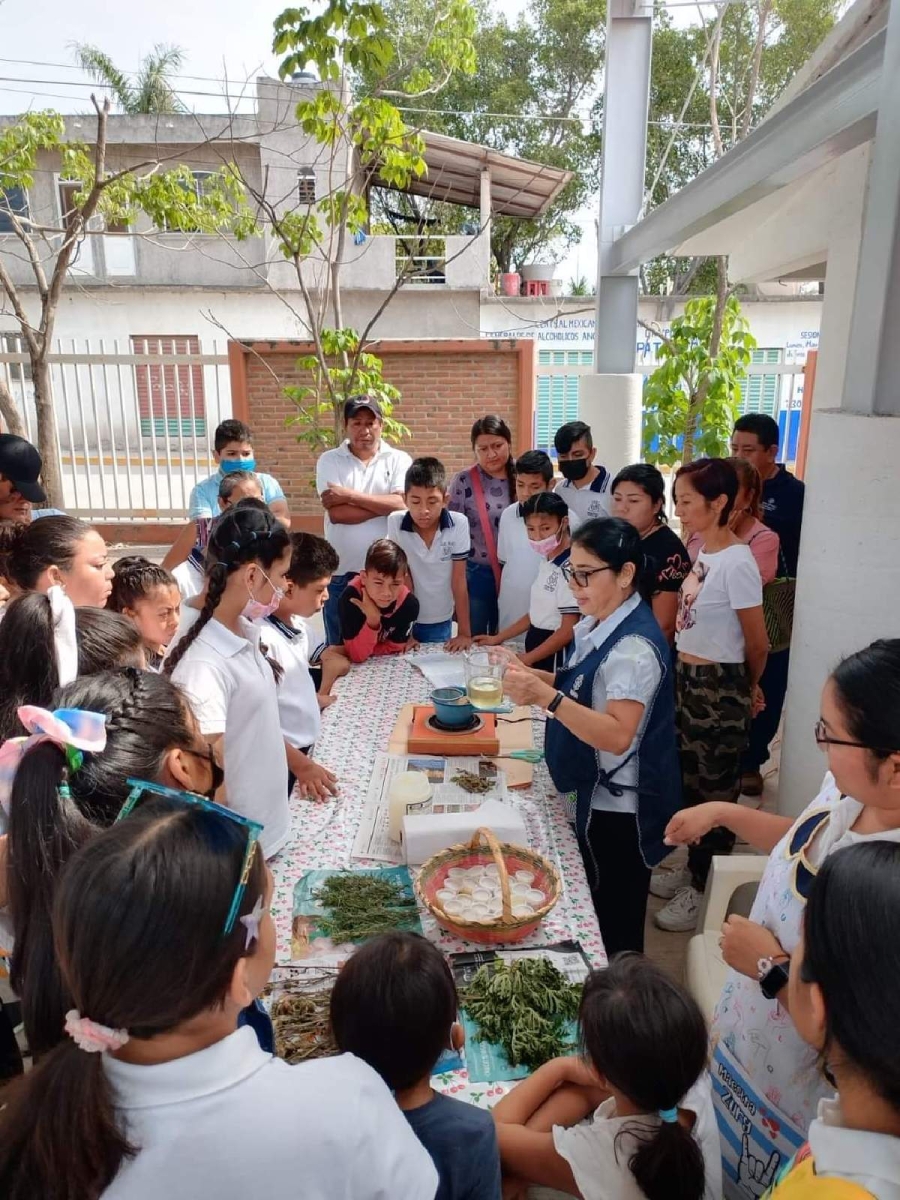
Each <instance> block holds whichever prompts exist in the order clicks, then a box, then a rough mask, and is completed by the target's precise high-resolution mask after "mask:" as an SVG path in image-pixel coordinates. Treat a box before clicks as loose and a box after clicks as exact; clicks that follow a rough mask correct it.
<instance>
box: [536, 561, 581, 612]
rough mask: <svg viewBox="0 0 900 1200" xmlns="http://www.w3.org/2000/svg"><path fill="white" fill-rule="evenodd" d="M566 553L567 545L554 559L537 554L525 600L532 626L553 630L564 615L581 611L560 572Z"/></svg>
mask: <svg viewBox="0 0 900 1200" xmlns="http://www.w3.org/2000/svg"><path fill="white" fill-rule="evenodd" d="M569 553H570V551H569V548H568V547H567V548H566V549H565V550H563V551H562V552H561V553H560V554H557V555H556V557H555V558H544V556H543V555H541V564H540V566H539V567H538V573H537V578H536V579H535V581H534V583H533V584H532V585H531V595H530V598H529V602H528V619H529V621H530V622H531V624H532V625H533V626H534V627H535V629H548V630H549V631H550V632H551V633H553V632H555V631H556V630H557V629H559V627H560V626H561V625H562V619H563V615H564V614H572V613H580V612H581V609H580V608H579V607H578V605H577V604H576V603H575V597H574V596H573V595H572V592H571V590H570V589H569V585H568V584H567V583H566V580H565V577H564V576H563V573H562V565H563V563H566V562H568V561H569Z"/></svg>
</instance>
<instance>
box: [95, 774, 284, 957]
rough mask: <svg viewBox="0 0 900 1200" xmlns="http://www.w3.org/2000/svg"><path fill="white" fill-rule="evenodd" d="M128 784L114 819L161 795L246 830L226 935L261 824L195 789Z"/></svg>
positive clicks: (140, 782) (142, 781) (139, 781)
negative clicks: (193, 790)
mask: <svg viewBox="0 0 900 1200" xmlns="http://www.w3.org/2000/svg"><path fill="white" fill-rule="evenodd" d="M128 786H129V788H130V789H131V791H130V792H129V793H128V799H127V800H126V801H125V803H124V804H123V805H122V808H121V811H120V812H119V815H118V816H117V817H116V821H121V820H122V819H123V818H125V817H127V816H128V815H129V814H130V813H132V812H134V810H135V808H136V807H137V806H138V804H140V803H141V802H142V801H143V800H146V799H153V798H154V797H156V796H162V797H163V798H164V799H166V800H172V801H174V802H175V803H176V804H183V805H184V806H185V807H186V808H199V809H202V810H203V811H204V812H208V813H212V814H213V816H216V817H218V818H219V819H221V820H223V821H230V822H231V823H232V824H233V825H240V826H241V828H242V829H246V830H247V848H246V850H245V851H244V860H243V862H242V864H241V874H240V878H239V879H238V882H237V887H236V888H235V890H234V895H233V897H232V899H231V907H230V908H229V910H228V916H227V917H226V919H225V928H224V929H223V931H222V934H223V936H224V937H227V936H228V934H229V933H231V931H232V930H233V929H234V926H235V922H236V921H237V915H238V912H239V911H240V907H241V900H242V899H243V897H244V892H245V891H246V890H247V880H248V879H249V878H250V868H251V867H252V865H253V856H254V854H255V853H256V847H257V843H258V842H259V836H260V834H261V833H262V831H263V827H262V825H261V824H260V823H259V822H258V821H251V820H250V819H249V818H248V817H242V816H241V814H240V813H236V812H233V811H232V810H231V809H230V808H224V807H223V806H222V805H221V804H216V803H215V801H214V800H207V798H206V797H205V796H198V795H197V793H196V792H180V791H178V790H177V789H176V788H169V787H165V786H164V785H163V784H161V783H150V782H149V781H148V780H146V779H129V780H128Z"/></svg>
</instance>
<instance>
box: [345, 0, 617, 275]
mask: <svg viewBox="0 0 900 1200" xmlns="http://www.w3.org/2000/svg"><path fill="white" fill-rule="evenodd" d="M384 11H385V17H386V21H387V29H388V31H389V34H390V37H391V39H392V41H393V42H394V44H395V45H396V46H397V47H398V53H399V54H400V55H405V54H409V53H410V47H411V46H412V45H414V44H415V42H416V41H417V40H418V39H420V38H421V36H422V31H423V30H424V29H427V25H428V21H429V19H430V18H429V12H430V0H385V6H384ZM474 11H475V14H476V20H477V24H476V28H475V30H474V32H473V35H472V40H473V43H474V50H475V54H476V56H477V59H478V71H477V73H475V74H471V73H466V72H458V73H456V74H454V75H453V76H452V77H450V78H449V79H448V81H447V84H446V86H445V87H444V88H443V90H442V91H441V93H440V100H439V102H435V103H433V104H430V105H426V104H424V103H423V104H421V105H419V106H418V107H419V109H420V111H419V112H417V113H410V114H409V118H410V120H413V119H415V120H416V121H417V122H418V124H419V125H420V126H421V127H423V128H426V129H429V130H432V131H433V132H435V133H444V134H447V135H449V136H450V137H456V138H461V139H463V140H465V141H471V142H480V143H482V144H484V145H487V146H490V147H491V148H492V149H495V150H499V151H502V152H504V153H508V154H514V155H518V156H520V157H522V158H526V159H531V160H533V161H535V162H539V163H546V164H547V165H548V166H554V167H561V168H564V169H567V170H570V171H573V172H574V179H573V180H572V182H571V183H570V184H569V185H568V186H567V187H566V188H565V189H564V191H563V192H562V193H561V194H560V196H559V197H558V198H557V200H556V201H555V203H554V204H553V205H552V207H551V208H550V210H549V211H548V212H547V213H546V214H545V215H544V216H543V217H540V218H538V219H537V220H535V221H522V220H519V219H517V218H513V217H505V216H495V217H494V218H493V219H492V222H491V251H492V255H493V259H494V262H495V263H496V265H497V268H498V269H499V270H500V271H510V270H514V269H516V268H518V267H521V266H523V265H524V264H525V263H527V262H529V261H531V260H533V259H535V258H538V257H541V256H543V257H549V256H552V255H554V254H559V253H562V252H564V251H565V249H566V248H567V247H568V246H570V245H572V244H573V243H574V242H577V241H578V240H579V238H580V236H581V228H580V226H579V225H578V223H577V222H576V221H575V219H574V218H575V216H576V214H577V213H578V211H579V210H581V209H583V208H584V206H585V204H586V203H587V202H588V200H589V198H590V196H591V195H592V193H593V192H594V191H596V187H597V171H598V167H599V160H600V133H599V129H600V120H599V105H600V98H599V72H600V70H601V67H602V64H603V46H604V29H605V17H604V12H605V4H604V3H600V4H597V3H595V2H593V0H529V3H528V5H527V7H526V9H525V11H524V12H523V13H522V15H521V16H520V17H519V18H518V19H517V20H516V21H515V22H513V23H510V22H509V21H508V20H507V18H506V17H505V16H504V15H503V14H502V13H498V12H497V11H496V6H491V5H489V4H488V2H487V0H474ZM370 86H371V80H370V79H369V78H368V77H367V76H366V75H365V74H363V75H362V77H361V79H360V80H359V81H358V82H357V90H366V89H368V88H369V87H370ZM548 117H549V118H550V119H547V118H548ZM387 207H388V208H389V209H391V210H394V211H396V209H397V206H396V204H395V202H394V197H393V196H391V197H390V198H389V200H388V201H387ZM399 211H400V213H401V215H408V221H409V225H408V226H405V227H403V226H401V227H399V231H401V232H402V231H403V228H413V229H415V228H417V222H420V221H421V220H422V218H423V217H424V218H429V217H433V216H434V215H435V213H437V214H439V217H440V222H441V224H442V225H443V226H444V227H448V228H453V227H454V226H453V222H457V223H460V222H461V221H462V220H464V219H465V218H464V217H463V216H462V215H461V214H460V211H459V210H458V209H456V210H453V209H452V208H451V207H450V206H435V205H423V204H419V205H418V206H412V207H410V208H409V210H408V214H404V212H403V210H402V209H400V210H399ZM395 228H398V227H397V226H395Z"/></svg>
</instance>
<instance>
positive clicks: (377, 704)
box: [269, 655, 606, 1106]
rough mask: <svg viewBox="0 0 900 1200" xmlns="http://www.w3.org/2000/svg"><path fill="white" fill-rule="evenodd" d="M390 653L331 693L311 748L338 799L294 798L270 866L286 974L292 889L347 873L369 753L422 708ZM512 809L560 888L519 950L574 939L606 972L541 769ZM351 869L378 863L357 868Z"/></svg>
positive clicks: (574, 847)
mask: <svg viewBox="0 0 900 1200" xmlns="http://www.w3.org/2000/svg"><path fill="white" fill-rule="evenodd" d="M413 657H414V655H397V656H392V657H390V658H380V659H371V660H370V661H369V662H367V663H363V664H361V665H358V666H354V667H353V668H352V669H351V671H350V674H349V675H347V676H345V677H344V678H343V679H341V680H338V682H337V684H336V685H335V687H334V693H335V695H336V696H337V699H336V701H335V703H334V704H332V705H331V706H330V707H329V708H327V709H326V710H325V712H324V713H323V714H322V734H321V737H320V739H319V742H318V744H317V746H316V751H315V757H316V759H317V761H319V762H321V763H322V764H323V765H324V766H326V767H328V768H329V769H330V770H332V771H334V772H335V773H336V775H337V776H338V781H339V785H340V795H339V796H337V797H335V798H334V799H333V800H330V801H328V802H325V803H315V802H313V801H310V800H302V799H300V798H299V796H298V795H297V793H296V792H295V793H294V797H293V798H292V800H291V810H292V817H293V820H292V833H291V837H290V840H289V841H288V843H287V845H286V846H285V848H284V849H283V850H282V851H281V852H280V854H278V855H276V857H275V858H273V859H272V860H271V862H270V863H269V866H270V867H271V869H272V875H273V877H274V884H275V887H274V893H273V899H272V915H273V918H274V921H275V928H276V931H277V934H278V952H277V963H278V964H279V965H281V966H287V965H288V964H289V963H290V955H291V949H290V947H291V920H292V913H293V894H294V887H295V885H296V883H297V881H298V880H299V878H300V877H301V875H303V873H304V872H305V871H308V870H311V869H313V868H345V867H349V866H351V859H350V854H351V850H352V848H353V840H354V838H355V836H356V831H357V827H358V825H359V820H360V814H361V811H362V807H363V804H364V802H365V798H366V792H367V790H368V787H369V780H370V777H371V774H372V768H373V764H374V760H375V754H376V753H377V752H378V751H380V750H386V749H387V745H388V741H389V740H390V736H391V733H392V731H393V728H394V725H395V723H396V720H397V716H398V713H399V711H400V708H401V707H402V706H403V705H404V704H410V703H416V704H422V703H424V702H425V701H426V700H427V698H428V692H429V690H430V685H429V683H428V681H427V680H426V679H425V677H424V676H423V675H422V673H421V672H420V671H418V670H417V669H416V668H415V667H414V665H413V663H412V661H411V659H412V658H413ZM542 741H543V720H542V719H535V721H534V744H535V746H540V745H541V744H542ZM510 795H511V798H512V802H513V804H515V806H516V807H517V808H518V810H519V812H520V813H521V814H522V816H523V818H524V820H525V824H526V828H527V830H528V840H529V842H530V844H531V846H532V847H533V848H534V849H535V850H538V851H540V853H541V854H544V855H546V856H547V857H548V858H549V859H551V861H553V862H554V863H555V864H556V866H557V869H558V870H559V873H560V877H561V879H562V881H563V894H562V897H561V898H560V901H559V903H558V904H557V905H556V907H555V908H554V909H553V911H552V912H551V913H550V914H549V915H548V916H547V918H546V919H545V920H544V922H543V924H542V926H541V927H540V929H539V930H538V931H537V933H536V935H535V936H534V937H533V938H532V939H529V940H526V941H525V942H520V943H517V945H519V946H528V945H545V944H548V943H552V942H559V941H565V940H566V939H573V940H576V941H578V942H580V943H581V946H582V948H583V949H584V951H585V953H586V954H587V956H588V958H589V959H590V960H591V962H592V963H593V965H594V966H598V967H599V966H604V965H605V964H606V952H605V951H604V949H603V942H602V940H601V938H600V930H599V927H598V925H597V918H596V915H595V913H594V906H593V903H592V901H591V896H590V891H589V889H588V884H587V879H586V877H585V874H584V866H583V864H582V861H581V855H580V853H579V850H578V844H577V842H576V840H575V835H574V833H573V832H572V829H571V827H570V825H569V822H568V820H567V818H566V814H565V811H564V807H563V801H562V799H561V797H560V796H559V795H558V794H557V792H556V790H555V789H554V787H553V784H552V782H551V780H550V776H549V774H548V772H547V768H546V766H545V764H544V763H539V764H538V765H536V766H535V768H534V782H533V783H532V785H531V787H530V788H527V789H521V790H516V791H512V792H511V793H510ZM357 865H360V866H365V865H373V866H374V865H378V866H383V865H384V864H375V863H373V864H366V863H364V862H360V863H358V864H357ZM421 917H422V927H423V929H424V931H425V933H426V935H427V936H428V937H430V938H432V939H433V940H434V941H435V942H437V943H438V944H439V945H440V947H441V949H442V950H443V951H444V952H445V953H447V954H450V953H453V952H454V951H458V950H472V949H476V948H477V947H475V946H474V945H473V943H471V942H465V941H462V940H460V939H459V938H455V937H452V936H450V935H449V934H447V933H444V932H443V931H442V930H441V929H440V927H439V926H438V925H437V923H436V922H435V921H434V919H433V917H432V916H431V914H430V913H427V912H422V913H421ZM438 1081H439V1086H440V1087H441V1090H443V1091H446V1092H449V1093H454V1094H459V1095H461V1096H465V1098H466V1099H469V1100H471V1101H473V1102H474V1103H478V1104H481V1105H483V1106H489V1105H490V1104H491V1103H492V1102H496V1101H497V1100H498V1099H499V1098H500V1096H501V1095H502V1094H503V1093H504V1092H505V1091H507V1090H508V1088H509V1086H510V1085H509V1084H500V1083H498V1084H494V1085H491V1084H478V1085H476V1084H469V1083H468V1080H467V1078H466V1074H465V1072H464V1071H461V1072H454V1073H452V1074H449V1075H445V1076H440V1077H438Z"/></svg>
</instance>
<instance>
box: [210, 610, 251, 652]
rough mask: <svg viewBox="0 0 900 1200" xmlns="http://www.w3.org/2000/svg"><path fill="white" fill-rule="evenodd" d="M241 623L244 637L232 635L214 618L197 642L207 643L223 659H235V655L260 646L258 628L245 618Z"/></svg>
mask: <svg viewBox="0 0 900 1200" xmlns="http://www.w3.org/2000/svg"><path fill="white" fill-rule="evenodd" d="M239 621H240V626H241V632H242V635H243V636H239V635H238V634H236V633H232V632H231V630H230V629H227V628H226V627H225V626H224V625H223V624H222V622H221V621H217V620H216V618H215V617H212V618H211V619H210V620H209V621H207V622H206V624H205V625H204V626H203V628H202V629H201V630H200V632H199V633H198V634H197V641H198V642H205V643H206V645H207V646H211V647H212V649H213V650H215V651H217V653H219V654H221V655H222V657H223V658H233V657H234V656H235V654H240V653H241V652H242V651H244V650H248V649H251V648H252V647H254V646H258V645H259V629H258V628H257V626H256V625H254V624H253V622H252V621H248V620H247V619H246V618H245V617H240V618H239Z"/></svg>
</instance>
